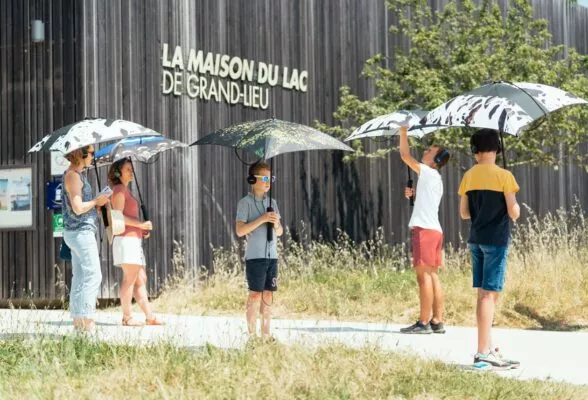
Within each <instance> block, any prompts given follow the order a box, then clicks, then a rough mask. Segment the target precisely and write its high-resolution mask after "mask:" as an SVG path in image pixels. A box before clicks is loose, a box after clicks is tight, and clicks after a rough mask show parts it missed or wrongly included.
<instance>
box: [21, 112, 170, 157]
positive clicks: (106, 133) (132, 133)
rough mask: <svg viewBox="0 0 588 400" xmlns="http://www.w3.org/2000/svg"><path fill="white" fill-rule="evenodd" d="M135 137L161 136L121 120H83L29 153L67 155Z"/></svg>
mask: <svg viewBox="0 0 588 400" xmlns="http://www.w3.org/2000/svg"><path fill="white" fill-rule="evenodd" d="M136 136H161V134H160V133H159V132H156V131H154V130H153V129H150V128H146V127H144V126H143V125H139V124H137V123H135V122H131V121H126V120H123V119H106V118H95V119H85V120H83V121H79V122H76V123H73V124H70V125H66V126H64V127H61V128H59V129H57V130H55V131H53V132H52V133H50V134H49V135H47V136H45V137H44V138H43V139H42V140H41V141H40V142H38V143H37V144H35V145H34V146H33V147H31V149H30V150H29V153H34V152H38V151H59V152H61V153H63V154H67V153H71V152H72V151H75V150H78V149H81V148H83V147H86V146H89V145H94V144H99V143H103V142H109V141H114V140H120V139H125V138H129V137H136Z"/></svg>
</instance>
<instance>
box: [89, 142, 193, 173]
mask: <svg viewBox="0 0 588 400" xmlns="http://www.w3.org/2000/svg"><path fill="white" fill-rule="evenodd" d="M181 147H188V145H187V144H186V143H182V142H180V141H179V140H174V139H168V138H166V137H163V136H141V137H135V138H128V139H123V140H120V141H118V142H116V143H114V144H111V145H108V146H106V147H104V148H101V149H100V150H98V151H97V152H96V153H95V154H94V160H95V161H96V165H97V166H98V167H102V166H105V165H110V164H112V163H113V162H115V161H118V160H120V159H122V158H132V159H134V160H137V161H140V162H143V163H147V162H150V161H151V160H152V159H154V157H156V156H157V155H159V154H161V153H163V152H164V151H168V150H172V149H177V148H181Z"/></svg>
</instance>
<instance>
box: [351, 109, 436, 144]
mask: <svg viewBox="0 0 588 400" xmlns="http://www.w3.org/2000/svg"><path fill="white" fill-rule="evenodd" d="M425 115H427V111H424V110H398V111H394V112H393V113H391V114H386V115H381V116H379V117H377V118H374V119H371V120H369V121H368V122H366V123H365V124H363V125H361V126H360V127H359V128H357V129H356V130H354V131H353V133H352V134H351V135H350V136H349V137H348V138H347V139H345V142H349V141H350V140H356V139H365V138H373V137H379V136H395V135H398V131H399V130H400V127H402V126H408V127H410V128H411V129H410V130H409V131H408V134H409V136H414V137H418V138H419V139H420V138H422V137H423V136H425V135H426V134H427V133H430V132H434V131H435V130H437V128H436V127H431V128H420V127H419V124H420V121H421V119H422V118H423V117H424V116H425Z"/></svg>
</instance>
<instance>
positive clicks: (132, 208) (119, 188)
mask: <svg viewBox="0 0 588 400" xmlns="http://www.w3.org/2000/svg"><path fill="white" fill-rule="evenodd" d="M118 193H122V194H124V195H125V208H124V209H123V215H124V216H125V217H130V218H135V219H139V202H138V201H137V200H136V199H135V198H134V197H133V195H132V194H131V192H129V190H128V189H127V187H126V186H124V185H115V186H114V187H113V188H112V196H113V197H114V196H116V195H117V194H118ZM118 236H123V237H136V238H142V237H143V230H142V229H141V228H138V227H136V226H129V225H126V226H125V231H124V232H123V233H122V234H120V235H118Z"/></svg>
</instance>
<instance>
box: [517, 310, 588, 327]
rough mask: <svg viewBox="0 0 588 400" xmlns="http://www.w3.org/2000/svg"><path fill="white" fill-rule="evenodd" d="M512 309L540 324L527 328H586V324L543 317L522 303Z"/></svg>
mask: <svg viewBox="0 0 588 400" xmlns="http://www.w3.org/2000/svg"><path fill="white" fill-rule="evenodd" d="M514 310H515V311H516V312H518V313H519V314H521V315H524V316H525V317H527V318H530V319H532V320H535V321H537V322H538V323H539V324H540V325H541V327H538V328H528V329H529V330H539V331H559V332H575V331H581V330H584V329H588V325H586V324H570V323H568V322H567V321H564V320H562V319H550V318H547V317H544V316H542V315H541V314H539V313H538V312H537V311H535V310H533V309H532V308H531V307H529V306H525V305H522V304H517V305H515V306H514Z"/></svg>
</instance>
